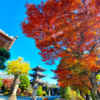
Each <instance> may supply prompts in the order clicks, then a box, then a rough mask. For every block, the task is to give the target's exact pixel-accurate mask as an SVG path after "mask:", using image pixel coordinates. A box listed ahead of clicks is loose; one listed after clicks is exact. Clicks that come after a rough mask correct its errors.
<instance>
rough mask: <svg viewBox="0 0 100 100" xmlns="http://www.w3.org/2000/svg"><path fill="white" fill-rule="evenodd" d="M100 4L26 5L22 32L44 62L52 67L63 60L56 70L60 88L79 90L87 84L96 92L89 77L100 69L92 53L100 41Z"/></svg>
mask: <svg viewBox="0 0 100 100" xmlns="http://www.w3.org/2000/svg"><path fill="white" fill-rule="evenodd" d="M99 4H100V1H99V0H48V1H47V2H46V3H45V4H43V3H41V4H40V5H39V6H35V5H34V4H27V6H26V7H27V18H26V19H25V21H24V22H23V23H22V29H23V33H24V34H26V36H27V37H30V38H33V39H35V41H36V46H37V48H38V49H40V51H41V52H40V53H39V54H40V55H41V56H42V58H43V61H45V62H47V63H48V64H54V61H55V60H56V59H57V58H61V59H62V60H61V63H60V64H59V66H58V68H57V70H56V71H55V72H56V74H57V77H58V82H59V84H60V85H62V84H63V86H67V85H75V86H78V85H80V86H81V87H82V84H83V82H86V81H87V84H86V86H87V85H88V86H89V88H90V87H91V86H92V88H93V89H96V88H95V86H94V83H93V81H92V80H91V76H92V74H93V72H96V71H98V70H99V69H100V66H99V65H97V61H98V57H97V54H96V51H95V49H96V45H97V43H98V42H99V38H100V35H99V32H100V7H99ZM94 76H95V75H94ZM84 78H85V79H86V80H84ZM92 78H93V79H94V80H95V77H93V76H92ZM90 83H91V84H90Z"/></svg>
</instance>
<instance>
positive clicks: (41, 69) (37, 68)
mask: <svg viewBox="0 0 100 100" xmlns="http://www.w3.org/2000/svg"><path fill="white" fill-rule="evenodd" d="M32 70H33V71H41V72H43V71H45V69H44V68H42V67H41V66H37V67H35V68H33V69H32Z"/></svg>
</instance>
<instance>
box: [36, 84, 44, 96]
mask: <svg viewBox="0 0 100 100" xmlns="http://www.w3.org/2000/svg"><path fill="white" fill-rule="evenodd" d="M42 95H43V90H42V86H39V87H38V89H37V96H42Z"/></svg>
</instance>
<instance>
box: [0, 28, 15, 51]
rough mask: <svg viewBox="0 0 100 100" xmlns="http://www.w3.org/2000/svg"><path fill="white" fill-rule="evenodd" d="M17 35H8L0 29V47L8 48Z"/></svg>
mask: <svg viewBox="0 0 100 100" xmlns="http://www.w3.org/2000/svg"><path fill="white" fill-rule="evenodd" d="M16 39H17V37H12V36H8V34H6V33H5V32H4V31H3V30H1V29H0V48H5V49H7V50H9V49H10V48H11V46H12V45H13V43H14V42H15V40H16Z"/></svg>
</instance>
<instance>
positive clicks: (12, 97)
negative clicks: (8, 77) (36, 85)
mask: <svg viewBox="0 0 100 100" xmlns="http://www.w3.org/2000/svg"><path fill="white" fill-rule="evenodd" d="M18 86H19V77H18V75H15V77H14V81H13V85H12V88H11V93H10V97H9V99H8V100H17V98H16V92H17V89H18Z"/></svg>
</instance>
